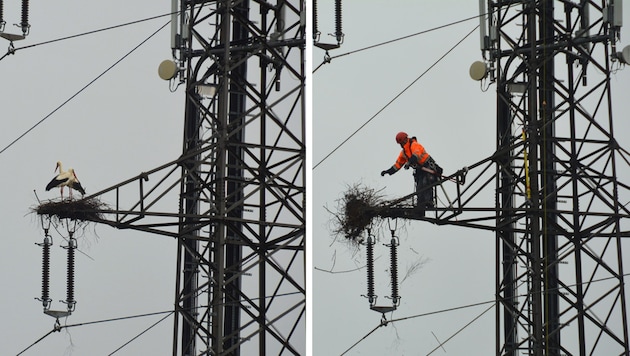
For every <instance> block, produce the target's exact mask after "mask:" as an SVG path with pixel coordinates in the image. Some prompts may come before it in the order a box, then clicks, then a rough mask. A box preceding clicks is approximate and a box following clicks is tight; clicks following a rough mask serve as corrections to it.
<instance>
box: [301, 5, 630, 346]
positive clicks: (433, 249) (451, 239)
mask: <svg viewBox="0 0 630 356" xmlns="http://www.w3.org/2000/svg"><path fill="white" fill-rule="evenodd" d="M333 3H334V2H333V1H327V2H319V3H318V14H319V30H320V31H321V32H322V35H321V42H326V43H334V42H335V39H334V37H331V36H329V35H328V34H329V33H334V32H335V27H334V6H333ZM624 11H625V12H624V13H625V16H624V18H625V19H628V18H630V16H628V12H629V9H628V8H627V7H626V9H624ZM476 15H478V2H477V1H456V0H439V1H438V0H433V1H415V2H411V1H386V0H383V1H376V0H372V1H361V2H358V1H353V2H352V1H346V2H344V3H343V32H344V33H345V41H344V43H343V45H342V46H341V48H340V49H336V50H333V51H331V52H330V55H331V56H333V59H332V61H331V63H329V64H325V65H323V66H322V67H321V68H319V69H318V70H317V71H316V72H315V74H314V75H313V83H314V88H313V92H314V96H313V137H314V145H313V162H314V164H318V163H319V162H321V161H322V160H323V159H324V158H325V157H326V155H328V154H329V153H330V152H331V151H332V150H333V149H335V147H337V146H338V145H339V144H340V143H341V142H342V141H344V140H345V139H346V138H348V137H349V136H350V135H351V134H352V133H353V132H354V131H355V130H357V129H359V127H360V126H361V125H363V124H364V123H366V121H367V120H368V119H370V118H371V117H373V116H374V115H375V114H377V112H379V110H381V109H382V108H383V107H384V106H385V105H386V104H387V103H388V102H389V101H390V100H392V99H394V97H395V96H396V95H398V94H399V93H401V91H402V90H403V89H404V88H405V87H407V86H408V85H410V84H411V83H412V82H413V81H414V80H416V79H417V78H419V77H420V76H421V75H422V73H424V72H425V71H427V70H428V69H429V67H431V66H432V65H433V64H434V63H435V62H436V61H437V60H438V59H439V58H440V57H441V56H442V55H443V54H445V53H446V52H447V51H448V50H449V49H451V47H453V46H454V45H455V44H456V43H457V42H458V41H460V40H461V39H462V38H464V36H466V35H467V34H468V33H469V32H470V31H471V30H473V29H474V28H475V26H477V25H478V24H479V21H478V20H471V21H467V22H464V23H461V24H457V25H454V26H449V27H446V28H443V29H440V30H437V31H433V32H429V33H426V34H423V35H419V36H414V37H411V38H408V39H405V40H401V41H397V42H395V43H391V44H388V45H384V46H380V47H376V48H373V49H370V50H365V51H361V52H356V53H352V54H349V55H347V56H341V57H339V58H334V56H336V55H339V54H344V53H348V52H352V51H355V50H357V49H361V48H365V47H368V46H372V45H375V44H378V43H382V42H386V41H390V40H393V39H396V38H400V37H403V36H406V35H410V34H415V33H418V32H421V31H425V30H429V29H432V28H436V27H439V26H443V25H445V24H448V23H452V22H455V21H458V20H463V19H466V18H469V17H471V16H476ZM626 22H627V21H626ZM620 43H621V46H622V47H623V46H624V45H628V44H630V31H629V29H628V26H627V25H626V27H625V28H623V33H622V36H621V42H620ZM323 58H324V52H323V51H322V50H317V49H316V50H314V60H313V66H314V67H317V66H318V65H319V64H320V63H321V62H322V60H323ZM480 59H481V53H480V50H479V32H478V31H475V32H474V33H473V35H471V36H470V37H468V38H467V39H466V40H465V41H464V42H463V43H462V44H461V45H459V46H458V47H457V48H455V50H453V51H452V52H451V53H450V54H449V55H448V56H446V57H445V58H444V59H443V60H442V61H440V62H439V63H438V64H437V65H435V67H433V68H432V69H431V70H429V71H428V72H427V73H426V74H425V75H423V76H422V77H421V78H420V79H418V81H417V82H416V83H415V84H414V85H413V86H411V88H409V90H407V91H406V92H405V93H403V94H402V95H401V96H400V97H399V98H398V99H396V100H395V101H394V102H393V103H392V104H391V105H390V106H388V107H387V108H386V109H384V110H383V111H382V112H381V113H380V114H378V115H377V116H376V117H375V118H374V119H373V120H372V121H371V122H370V123H368V124H367V125H366V126H365V127H364V128H362V129H361V130H360V131H359V132H358V133H357V134H356V135H354V136H353V137H352V138H351V139H349V140H348V141H347V142H346V143H345V144H344V145H343V146H342V147H341V148H339V149H338V150H337V151H335V152H334V153H333V154H332V155H330V157H328V158H326V159H325V160H324V161H323V162H321V163H319V166H318V167H317V168H315V169H314V171H313V182H314V183H313V184H314V185H313V227H312V228H313V245H314V257H313V265H314V268H315V270H314V271H313V294H314V295H313V299H314V304H313V308H314V311H315V312H314V324H313V330H314V334H313V340H314V342H313V348H314V355H317V356H320V355H321V356H323V355H340V354H342V353H343V352H344V351H346V350H348V349H350V348H351V350H350V351H349V352H348V353H347V354H348V355H426V354H429V353H430V352H431V351H432V350H434V349H435V348H436V347H438V345H439V343H438V341H437V339H439V340H441V341H442V342H444V341H446V340H447V339H448V338H450V337H451V336H452V335H454V334H455V333H456V332H457V331H458V330H460V329H461V328H462V327H464V326H465V325H466V324H467V323H469V322H471V321H472V320H473V319H475V318H476V317H478V316H479V315H482V313H483V312H484V310H485V309H487V308H488V307H490V305H491V304H483V305H479V306H475V307H470V308H463V309H460V310H456V311H450V312H440V311H443V310H446V309H449V308H456V307H461V306H466V305H471V304H474V303H482V302H487V301H492V300H494V298H495V241H494V233H493V232H483V231H475V230H471V229H465V228H458V227H453V226H435V225H432V224H430V223H426V222H410V223H406V224H403V223H402V222H400V221H399V223H398V226H399V228H400V227H401V225H404V226H403V228H402V229H398V230H397V233H398V236H399V238H400V246H399V248H398V253H399V258H398V261H399V262H398V268H399V275H400V276H401V277H400V279H401V280H402V278H403V276H405V274H406V273H407V271H408V270H409V269H410V268H411V267H412V266H413V265H414V264H415V263H418V262H421V263H423V265H422V268H421V269H420V270H417V271H416V272H415V273H413V274H412V275H410V276H409V277H408V278H407V279H406V280H405V281H404V282H402V283H401V285H400V288H399V294H400V296H401V297H402V298H401V304H400V306H399V307H398V310H397V311H396V312H394V313H393V314H388V315H387V317H388V318H389V319H392V318H394V319H395V318H405V317H410V316H417V315H423V314H431V315H427V316H423V317H415V318H410V319H408V320H405V321H400V322H396V323H392V324H389V325H388V326H387V327H381V328H378V329H377V330H376V331H375V332H374V333H372V334H371V335H370V336H368V337H367V338H366V339H365V340H362V341H361V342H360V343H359V344H358V345H357V346H355V347H352V346H353V345H354V344H355V343H357V342H359V341H360V340H361V339H362V338H363V337H364V336H366V334H368V333H369V332H370V331H371V330H372V329H374V328H375V327H377V326H378V325H379V323H380V318H381V315H380V314H378V313H376V312H374V311H371V310H370V309H369V303H368V300H367V299H366V298H364V297H362V294H366V292H367V290H366V270H365V268H361V267H364V265H365V250H364V248H363V247H361V248H360V249H359V250H357V249H355V248H352V247H351V246H349V245H348V244H347V243H344V242H343V241H340V240H339V239H337V240H334V238H333V236H332V235H331V226H330V219H331V214H329V213H328V212H327V209H329V210H332V211H335V210H336V209H337V205H336V201H337V200H338V199H339V198H341V196H342V194H343V193H344V192H345V191H346V190H347V187H348V186H349V185H353V184H355V183H361V184H363V185H365V186H368V187H371V188H374V189H383V190H382V191H381V193H382V194H383V195H385V197H386V198H390V199H391V198H394V197H401V196H404V195H406V194H409V193H410V192H412V191H413V178H412V175H411V171H400V172H398V173H397V174H396V175H394V176H391V177H390V176H386V177H381V176H380V175H379V173H380V171H381V170H383V169H387V168H388V167H389V166H391V165H392V164H393V162H394V160H395V158H396V156H397V154H398V152H399V147H398V146H397V145H396V144H395V142H394V136H395V134H396V133H397V132H398V131H406V132H408V133H409V134H410V135H415V136H417V137H418V139H419V141H420V142H421V143H422V144H423V145H424V146H425V148H426V149H427V150H428V152H429V153H430V154H431V155H432V156H434V157H435V159H436V160H437V162H438V163H439V164H440V165H441V166H442V167H443V168H444V170H445V173H447V174H451V173H454V172H455V171H457V170H458V169H460V168H462V167H464V166H467V165H470V164H473V163H475V162H478V161H480V160H482V159H483V158H485V157H488V156H489V155H491V154H492V153H493V152H494V149H495V132H496V129H495V122H496V114H495V108H496V95H495V90H496V86H495V85H493V86H491V87H490V88H489V89H488V90H487V91H486V92H484V91H482V88H481V87H480V84H479V83H478V82H475V81H473V80H472V79H471V78H470V77H469V74H468V70H469V67H470V65H471V64H472V63H473V62H474V61H477V60H480ZM629 79H630V69H629V68H628V67H625V68H624V69H622V70H620V71H618V72H616V73H615V75H614V76H613V78H612V85H613V88H612V90H613V95H614V98H615V102H614V104H613V107H614V113H615V118H616V120H617V121H616V132H617V133H620V132H628V126H627V123H626V122H624V121H627V120H625V119H626V116H627V113H628V110H629V109H630V107H629V106H628V105H629V103H628V101H627V93H628V92H629V90H630V88H629V84H628V83H629ZM618 139H619V140H620V141H621V143H622V145H624V143H625V145H624V147H626V148H627V146H628V140H627V138H626V137H625V136H624V135H621V136H619V138H618ZM450 188H452V187H450ZM450 188H449V189H450ZM480 198H483V199H486V202H487V205H486V206H488V207H492V206H494V192H493V191H487V192H484V194H482V195H481V196H480ZM378 237H379V238H380V240H379V243H378V244H377V245H376V247H375V256H376V262H375V271H376V287H375V293H376V294H377V295H378V296H379V299H378V301H379V302H378V304H379V305H391V301H390V300H389V299H386V298H385V296H389V295H390V294H391V291H390V287H389V285H388V283H389V276H388V274H387V270H388V268H389V252H388V250H387V248H386V247H385V246H383V243H387V242H389V238H390V232H389V230H388V226H387V223H386V222H385V225H384V226H383V228H382V229H381V230H380V231H379V234H378ZM359 268H361V269H359ZM357 269H358V270H357ZM322 270H326V271H333V272H334V273H329V272H326V271H322ZM348 271H350V272H348ZM433 313H434V314H433ZM444 349H445V350H446V353H445V352H444V350H442V349H438V350H436V351H435V353H434V354H448V355H490V354H494V352H495V314H494V309H492V310H490V311H489V312H487V313H485V314H483V315H482V316H481V317H479V319H477V320H476V321H475V322H474V323H473V324H471V326H470V327H468V328H465V329H464V330H462V331H461V332H460V333H459V334H457V336H455V337H453V338H452V339H451V340H450V341H449V342H448V343H446V345H444Z"/></svg>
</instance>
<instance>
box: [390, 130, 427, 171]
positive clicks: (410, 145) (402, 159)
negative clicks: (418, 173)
mask: <svg viewBox="0 0 630 356" xmlns="http://www.w3.org/2000/svg"><path fill="white" fill-rule="evenodd" d="M414 154H415V155H416V156H417V157H418V164H419V165H421V166H422V165H423V164H424V162H426V161H427V159H428V158H429V154H428V153H427V151H426V150H425V149H424V146H422V145H421V144H420V143H418V140H417V139H416V138H415V137H411V138H410V139H408V140H407V143H405V145H404V146H403V149H402V150H401V151H400V154H399V155H398V159H397V160H396V163H394V167H395V168H396V170H398V169H401V168H402V167H403V166H404V165H405V163H407V161H409V157H411V155H414Z"/></svg>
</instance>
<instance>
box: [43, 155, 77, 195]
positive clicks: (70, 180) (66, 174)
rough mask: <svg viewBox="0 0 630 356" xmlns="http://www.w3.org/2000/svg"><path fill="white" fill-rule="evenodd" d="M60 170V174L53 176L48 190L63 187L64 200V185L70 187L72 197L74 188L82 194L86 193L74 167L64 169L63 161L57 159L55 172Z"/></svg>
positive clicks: (47, 187)
mask: <svg viewBox="0 0 630 356" xmlns="http://www.w3.org/2000/svg"><path fill="white" fill-rule="evenodd" d="M57 170H59V174H57V176H56V177H55V178H53V179H52V180H51V181H50V183H48V185H47V186H46V191H49V190H51V189H52V188H55V187H59V188H60V189H61V199H62V200H63V187H68V188H69V189H70V198H72V189H76V190H78V191H79V192H80V193H81V194H82V195H83V194H85V189H83V187H82V186H81V182H79V178H77V175H76V173H75V172H74V169H72V168H68V170H67V171H64V170H63V166H62V165H61V161H57V166H56V167H55V172H56V171H57Z"/></svg>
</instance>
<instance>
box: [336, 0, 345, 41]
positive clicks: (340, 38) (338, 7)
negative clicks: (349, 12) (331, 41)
mask: <svg viewBox="0 0 630 356" xmlns="http://www.w3.org/2000/svg"><path fill="white" fill-rule="evenodd" d="M335 36H336V37H337V44H341V42H342V41H343V32H342V31H341V0H335Z"/></svg>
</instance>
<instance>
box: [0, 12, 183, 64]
mask: <svg viewBox="0 0 630 356" xmlns="http://www.w3.org/2000/svg"><path fill="white" fill-rule="evenodd" d="M170 15H171V14H170V13H168V14H163V15H157V16H152V17H147V18H144V19H141V20H136V21H131V22H126V23H123V24H119V25H114V26H109V27H104V28H101V29H98V30H92V31H88V32H83V33H79V34H76V35H70V36H66V37H61V38H57V39H54V40H48V41H44V42H40V43H35V44H32V45H28V46H24V47H17V48H13V49H12V50H11V51H9V52H11V54H13V53H15V52H16V51H18V50H21V49H27V48H32V47H37V46H41V45H46V44H50V43H54V42H59V41H64V40H69V39H72V38H77V37H82V36H87V35H92V34H95V33H98V32H103V31H108V30H114V29H117V28H121V27H125V26H130V25H135V24H138V23H141V22H146V21H151V20H155V19H159V18H161V17H165V16H170ZM7 54H9V53H7ZM7 54H5V55H4V56H3V57H2V58H4V57H5V56H6V55H7ZM2 58H0V59H2Z"/></svg>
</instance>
